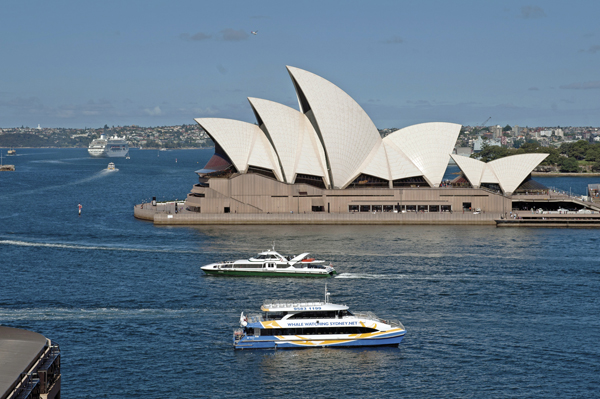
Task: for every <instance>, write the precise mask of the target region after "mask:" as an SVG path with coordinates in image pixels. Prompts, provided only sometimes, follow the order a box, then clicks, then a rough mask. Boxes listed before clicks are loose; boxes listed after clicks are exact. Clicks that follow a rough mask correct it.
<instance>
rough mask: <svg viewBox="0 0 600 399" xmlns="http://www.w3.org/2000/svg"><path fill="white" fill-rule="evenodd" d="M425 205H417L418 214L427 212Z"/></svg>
mask: <svg viewBox="0 0 600 399" xmlns="http://www.w3.org/2000/svg"><path fill="white" fill-rule="evenodd" d="M427 208H428V206H427V205H419V212H429V210H428V209H427Z"/></svg>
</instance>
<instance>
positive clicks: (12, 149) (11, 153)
mask: <svg viewBox="0 0 600 399" xmlns="http://www.w3.org/2000/svg"><path fill="white" fill-rule="evenodd" d="M7 155H17V151H15V149H14V148H11V149H10V150H8V153H7Z"/></svg>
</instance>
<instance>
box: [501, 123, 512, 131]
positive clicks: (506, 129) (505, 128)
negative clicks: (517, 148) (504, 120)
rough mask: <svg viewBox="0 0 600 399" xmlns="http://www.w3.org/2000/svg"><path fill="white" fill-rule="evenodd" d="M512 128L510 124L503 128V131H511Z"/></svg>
mask: <svg viewBox="0 0 600 399" xmlns="http://www.w3.org/2000/svg"><path fill="white" fill-rule="evenodd" d="M511 130H512V127H511V126H510V125H506V126H504V127H503V128H502V131H503V132H510V131H511Z"/></svg>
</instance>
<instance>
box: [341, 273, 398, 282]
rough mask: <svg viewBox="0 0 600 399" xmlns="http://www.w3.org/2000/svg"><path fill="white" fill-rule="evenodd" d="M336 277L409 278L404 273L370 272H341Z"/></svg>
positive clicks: (370, 278)
mask: <svg viewBox="0 0 600 399" xmlns="http://www.w3.org/2000/svg"><path fill="white" fill-rule="evenodd" d="M335 278H355V279H357V278H360V279H369V280H375V279H376V280H401V279H405V278H407V277H406V276H405V275H402V274H394V275H390V274H369V273H340V274H338V275H337V276H335Z"/></svg>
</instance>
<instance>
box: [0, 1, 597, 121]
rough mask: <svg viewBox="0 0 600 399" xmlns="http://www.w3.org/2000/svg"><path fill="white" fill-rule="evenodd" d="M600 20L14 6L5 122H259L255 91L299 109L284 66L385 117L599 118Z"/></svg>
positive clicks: (522, 6)
mask: <svg viewBox="0 0 600 399" xmlns="http://www.w3.org/2000/svg"><path fill="white" fill-rule="evenodd" d="M598 15H600V3H597V2H592V1H581V2H572V3H566V2H560V1H544V2H531V1H502V2H467V1H458V2H443V1H427V2H417V3H415V2H400V1H373V2H369V3H366V2H360V1H344V2H319V1H306V2H303V3H302V6H300V7H298V4H297V3H293V2H289V3H288V2H277V1H260V2H247V1H227V2H196V1H191V0H184V1H178V2H164V1H152V0H150V1H128V2H117V1H105V2H101V3H87V2H83V3H82V2H75V1H62V2H58V3H47V2H41V1H32V2H11V4H10V6H9V7H5V10H4V11H3V13H2V14H0V32H2V34H1V35H0V45H1V46H2V49H3V62H2V63H0V71H1V73H2V76H3V77H4V79H3V81H2V85H1V86H0V127H18V126H30V127H36V126H38V124H39V125H41V126H42V127H65V128H83V127H86V126H87V127H94V128H97V127H101V126H104V125H105V124H107V125H109V126H113V125H114V126H124V125H139V126H169V125H181V124H193V123H195V122H194V120H193V119H194V118H206V117H219V118H230V119H238V120H243V121H247V122H255V118H254V115H253V114H252V111H251V107H249V105H248V102H247V100H246V99H245V97H258V98H263V99H267V100H271V101H276V102H279V103H282V104H285V105H288V106H291V107H294V108H296V109H297V108H298V103H297V100H296V96H295V91H294V88H293V86H292V84H291V83H290V80H289V76H288V73H287V71H286V68H285V66H286V65H290V66H295V67H299V68H303V69H306V70H310V71H311V72H314V73H316V74H318V75H320V76H322V77H323V78H325V79H327V80H329V81H331V82H332V83H334V84H335V85H337V86H338V87H340V88H341V89H342V90H344V91H346V92H347V93H348V94H349V95H350V96H351V97H353V98H354V99H355V100H356V101H357V102H358V103H359V104H360V105H361V106H362V107H363V108H364V109H365V111H366V112H367V114H368V115H369V116H370V117H371V119H372V120H373V122H374V123H375V125H376V126H377V127H379V128H389V127H396V128H402V127H406V126H409V125H412V124H417V123H422V122H431V121H440V122H452V123H460V124H463V125H480V124H481V123H483V122H484V121H485V120H486V119H487V118H488V117H491V119H490V120H489V122H488V123H487V124H488V125H501V126H504V125H506V124H510V125H519V126H522V127H524V126H600V76H599V73H598V64H599V61H600V27H599V26H598V24H597V16H598ZM253 31H254V32H255V33H256V34H253V33H252V32H253Z"/></svg>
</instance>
